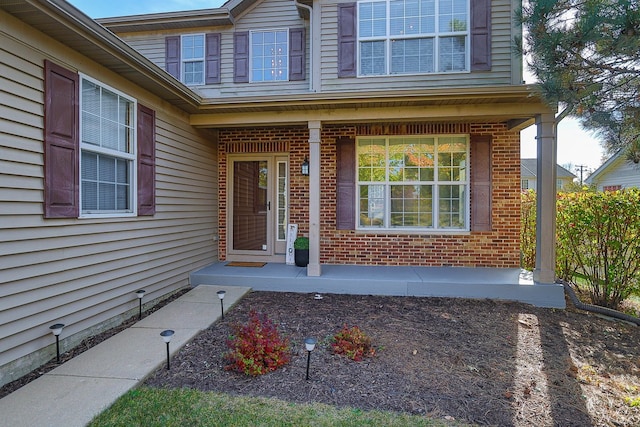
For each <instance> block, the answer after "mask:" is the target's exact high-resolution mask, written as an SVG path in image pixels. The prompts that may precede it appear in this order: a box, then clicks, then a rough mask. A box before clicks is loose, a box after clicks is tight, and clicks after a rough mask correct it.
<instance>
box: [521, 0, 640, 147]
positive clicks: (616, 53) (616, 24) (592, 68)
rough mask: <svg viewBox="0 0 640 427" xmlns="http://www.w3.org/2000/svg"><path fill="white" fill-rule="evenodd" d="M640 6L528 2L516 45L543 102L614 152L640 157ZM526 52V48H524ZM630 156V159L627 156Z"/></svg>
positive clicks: (602, 0)
mask: <svg viewBox="0 0 640 427" xmlns="http://www.w3.org/2000/svg"><path fill="white" fill-rule="evenodd" d="M638 3H639V1H638V0H529V1H528V2H526V3H525V4H524V6H523V7H522V9H521V12H520V13H519V14H518V19H519V20H520V22H521V23H522V25H523V27H524V29H525V34H526V36H525V40H524V43H523V41H522V40H516V46H520V47H519V49H521V53H522V54H523V55H524V56H525V57H526V58H527V62H528V65H529V67H530V69H531V70H532V72H533V74H534V75H535V76H536V77H537V79H538V81H539V82H540V87H541V90H542V96H543V97H544V98H545V99H546V100H547V101H548V102H549V103H553V104H556V103H557V104H559V105H560V106H561V108H562V110H561V113H560V115H559V116H558V120H561V119H562V118H563V117H565V116H567V115H571V116H574V117H577V118H578V119H579V120H580V122H581V124H582V126H583V127H585V128H586V129H588V130H592V131H595V132H596V133H598V134H599V136H600V137H601V138H602V139H603V141H604V144H605V148H607V149H608V150H609V151H610V152H611V151H616V150H617V149H620V148H623V147H625V148H626V147H630V148H629V151H630V152H635V154H636V156H637V155H638V153H640V10H639V5H638ZM523 46H524V47H523ZM629 155H630V156H631V155H632V154H631V153H630V154H629Z"/></svg>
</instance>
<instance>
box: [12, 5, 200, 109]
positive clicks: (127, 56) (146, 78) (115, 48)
mask: <svg viewBox="0 0 640 427" xmlns="http://www.w3.org/2000/svg"><path fill="white" fill-rule="evenodd" d="M0 10H4V11H5V12H7V13H8V14H10V15H12V16H14V17H15V18H16V19H18V20H20V21H22V22H24V23H25V24H27V25H30V26H31V27H33V28H34V29H35V30H37V31H40V32H42V33H44V34H45V35H47V36H49V37H51V38H52V39H54V40H57V41H58V42H60V43H62V44H64V45H66V46H68V47H69V48H71V49H73V50H74V51H76V52H78V53H80V54H82V55H84V56H85V57H87V58H89V59H91V60H92V61H95V62H96V63H98V64H100V65H102V66H104V67H105V68H108V69H110V70H112V71H114V72H116V73H118V74H119V75H121V76H123V77H124V78H126V79H128V80H130V81H132V82H133V83H135V84H136V85H137V86H139V87H141V88H143V89H145V90H148V91H149V92H151V93H153V94H155V95H157V96H159V97H160V98H162V99H164V100H165V101H167V102H169V103H171V104H172V105H175V106H176V107H178V108H180V109H182V110H184V111H186V112H188V113H193V112H196V111H197V110H198V106H199V105H200V103H201V98H200V96H199V95H198V94H196V93H195V92H193V91H192V90H191V89H189V88H188V87H187V86H185V85H184V84H182V83H181V82H179V81H178V80H176V79H175V78H173V77H172V76H171V75H170V74H169V73H167V72H165V71H164V70H162V69H160V68H159V67H158V66H156V65H155V64H154V63H153V62H151V61H150V60H149V59H147V58H146V57H144V56H143V55H142V54H140V53H139V52H138V51H136V50H135V49H133V48H132V47H131V46H129V45H128V44H127V43H125V42H124V41H123V40H122V39H120V38H119V37H117V36H116V35H115V34H113V33H112V32H111V31H109V30H107V29H106V28H105V27H103V26H102V25H100V24H99V23H97V22H96V21H94V20H93V19H91V18H90V17H88V16H87V15H85V14H84V13H82V12H81V11H80V10H78V9H77V8H75V7H74V6H73V5H71V4H69V3H67V2H66V1H63V0H20V1H8V2H7V1H3V2H0Z"/></svg>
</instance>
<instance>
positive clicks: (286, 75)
mask: <svg viewBox="0 0 640 427" xmlns="http://www.w3.org/2000/svg"><path fill="white" fill-rule="evenodd" d="M278 32H283V33H285V36H286V37H287V49H286V52H285V53H284V57H285V58H286V59H287V66H286V68H285V70H284V76H285V78H284V79H273V80H264V79H263V80H254V78H253V70H254V64H253V49H254V46H253V35H254V34H255V33H274V35H275V34H276V33H278ZM290 51H291V40H289V28H273V29H271V28H270V29H268V30H252V31H250V32H249V82H250V83H279V82H288V81H289V68H290V67H291V64H289V52H290ZM276 69H277V68H276ZM272 70H273V69H272Z"/></svg>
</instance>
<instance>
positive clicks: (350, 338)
mask: <svg viewBox="0 0 640 427" xmlns="http://www.w3.org/2000/svg"><path fill="white" fill-rule="evenodd" d="M331 347H332V348H333V352H334V353H335V354H343V355H345V356H347V357H348V358H349V359H352V360H355V361H360V360H362V359H363V358H364V357H365V356H373V355H374V354H375V353H376V350H375V349H374V348H373V347H372V346H371V338H369V336H368V335H367V334H365V333H364V332H363V331H362V330H361V329H360V328H359V327H357V326H353V327H351V328H350V327H348V326H347V325H344V326H343V327H342V329H340V331H339V332H338V333H337V334H335V335H334V336H333V340H332V342H331Z"/></svg>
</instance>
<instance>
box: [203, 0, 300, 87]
mask: <svg viewBox="0 0 640 427" xmlns="http://www.w3.org/2000/svg"><path fill="white" fill-rule="evenodd" d="M308 24H309V23H308V21H305V20H303V19H302V18H301V17H300V15H299V14H298V10H297V8H296V6H295V3H294V2H293V1H291V0H269V1H262V2H259V3H258V4H256V6H254V7H253V8H251V9H249V10H247V11H246V12H245V13H244V14H243V15H242V16H240V17H238V18H237V19H236V25H235V27H234V28H233V29H231V30H227V31H224V32H223V33H222V40H221V43H222V46H221V51H222V73H221V75H222V81H221V84H220V85H215V86H208V87H205V88H202V89H201V90H199V92H200V93H201V94H202V95H203V96H204V97H207V98H212V97H219V96H221V97H231V96H263V95H278V94H291V93H300V92H308V91H309V40H310V33H309V27H308ZM301 27H306V44H307V47H306V53H307V55H306V61H307V62H306V66H305V73H306V77H305V80H300V81H291V82H289V81H286V82H273V83H270V82H255V83H234V82H233V32H234V31H253V30H277V29H287V30H288V29H289V28H301Z"/></svg>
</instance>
